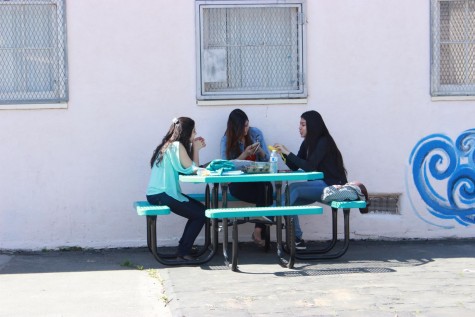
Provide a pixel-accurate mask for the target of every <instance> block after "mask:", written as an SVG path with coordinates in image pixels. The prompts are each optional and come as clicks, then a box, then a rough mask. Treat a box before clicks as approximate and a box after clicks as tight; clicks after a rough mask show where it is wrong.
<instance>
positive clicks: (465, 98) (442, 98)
mask: <svg viewBox="0 0 475 317" xmlns="http://www.w3.org/2000/svg"><path fill="white" fill-rule="evenodd" d="M431 101H475V96H437V97H431Z"/></svg>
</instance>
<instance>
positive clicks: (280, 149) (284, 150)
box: [273, 143, 290, 155]
mask: <svg viewBox="0 0 475 317" xmlns="http://www.w3.org/2000/svg"><path fill="white" fill-rule="evenodd" d="M273 147H274V148H275V149H276V150H277V152H279V153H281V154H285V155H289V153H290V151H289V150H287V148H286V147H285V145H283V144H280V143H275V144H274V146H273Z"/></svg>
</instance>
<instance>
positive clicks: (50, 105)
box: [0, 102, 68, 110]
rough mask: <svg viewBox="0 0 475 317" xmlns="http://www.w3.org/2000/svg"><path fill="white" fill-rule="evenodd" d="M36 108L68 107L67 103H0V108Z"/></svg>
mask: <svg viewBox="0 0 475 317" xmlns="http://www.w3.org/2000/svg"><path fill="white" fill-rule="evenodd" d="M37 109H68V103H66V102H62V103H41V104H36V103H32V104H29V103H27V104H8V105H0V110H37Z"/></svg>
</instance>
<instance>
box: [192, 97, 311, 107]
mask: <svg viewBox="0 0 475 317" xmlns="http://www.w3.org/2000/svg"><path fill="white" fill-rule="evenodd" d="M307 101H308V100H307V98H301V99H249V100H247V99H243V100H197V101H196V104H197V105H198V106H232V105H287V104H307Z"/></svg>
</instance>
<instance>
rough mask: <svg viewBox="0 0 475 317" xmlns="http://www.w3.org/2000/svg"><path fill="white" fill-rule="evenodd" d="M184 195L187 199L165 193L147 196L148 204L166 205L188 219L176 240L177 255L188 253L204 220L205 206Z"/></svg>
mask: <svg viewBox="0 0 475 317" xmlns="http://www.w3.org/2000/svg"><path fill="white" fill-rule="evenodd" d="M185 196H186V195H185ZM186 197H187V198H188V199H189V201H178V200H176V199H175V198H172V197H170V196H168V195H167V194H165V193H161V194H157V195H150V196H147V201H148V202H149V203H150V204H152V205H167V206H168V207H170V210H171V211H172V212H173V213H175V214H177V215H179V216H182V217H185V218H187V219H188V221H187V222H186V225H185V229H184V230H183V234H182V236H181V239H180V241H179V242H178V252H177V256H184V255H190V253H191V248H192V247H193V243H194V242H195V240H196V237H197V236H198V235H199V234H200V231H201V229H202V228H203V226H204V224H205V222H206V216H205V211H206V208H205V206H204V205H203V204H202V203H200V202H199V201H197V200H195V199H193V198H190V197H188V196H186Z"/></svg>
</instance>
